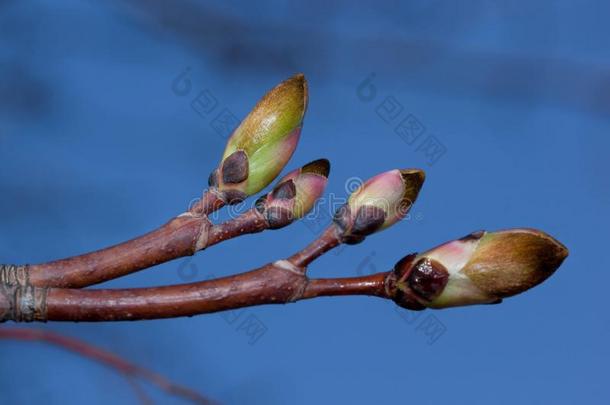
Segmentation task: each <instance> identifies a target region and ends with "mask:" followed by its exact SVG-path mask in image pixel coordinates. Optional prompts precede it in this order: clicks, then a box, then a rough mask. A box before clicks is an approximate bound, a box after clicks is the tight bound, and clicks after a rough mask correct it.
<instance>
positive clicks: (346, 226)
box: [334, 169, 425, 244]
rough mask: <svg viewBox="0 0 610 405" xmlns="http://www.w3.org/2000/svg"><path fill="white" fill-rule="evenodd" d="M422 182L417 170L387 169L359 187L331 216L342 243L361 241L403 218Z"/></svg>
mask: <svg viewBox="0 0 610 405" xmlns="http://www.w3.org/2000/svg"><path fill="white" fill-rule="evenodd" d="M424 180H425V173H424V172H423V171H422V170H419V169H405V170H391V171H389V172H385V173H382V174H379V175H377V176H375V177H373V178H372V179H370V180H368V181H367V182H366V183H364V184H363V185H361V186H360V187H359V188H358V189H357V190H356V191H354V192H353V193H352V195H351V196H350V197H349V200H348V202H347V203H346V204H345V205H343V206H342V207H341V208H340V209H339V210H338V211H337V213H336V214H335V219H334V221H335V223H336V224H337V226H338V227H339V229H340V232H341V237H342V241H343V242H344V243H348V244H355V243H359V242H362V241H363V240H364V238H365V237H366V236H368V235H370V234H372V233H375V232H378V231H380V230H383V229H385V228H388V227H389V226H392V225H393V224H395V223H396V222H398V221H399V220H401V219H403V218H404V217H405V216H406V215H407V213H408V212H409V210H410V209H411V206H412V205H413V203H414V202H415V200H416V199H417V195H418V194H419V190H420V189H421V187H422V185H423V183H424Z"/></svg>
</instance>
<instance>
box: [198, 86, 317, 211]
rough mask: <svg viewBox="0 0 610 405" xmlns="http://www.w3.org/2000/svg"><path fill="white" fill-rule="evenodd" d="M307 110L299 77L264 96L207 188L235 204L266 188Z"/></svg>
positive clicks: (288, 154) (287, 156)
mask: <svg viewBox="0 0 610 405" xmlns="http://www.w3.org/2000/svg"><path fill="white" fill-rule="evenodd" d="M306 109H307V81H306V80H305V77H304V76H303V75H302V74H298V75H295V76H293V77H291V78H290V79H288V80H285V81H284V82H282V83H280V84H279V85H277V86H276V87H275V88H273V89H272V90H271V91H269V92H268V93H267V94H265V96H264V97H263V98H262V99H261V100H260V101H259V102H258V103H257V104H256V106H255V107H254V109H253V110H252V111H251V112H250V114H248V116H247V117H246V118H245V119H244V120H243V121H242V122H241V124H240V125H239V127H238V128H237V129H236V130H235V131H234V132H233V134H232V135H231V138H230V139H229V141H228V142H227V147H226V149H225V152H224V155H223V158H222V162H221V164H220V166H219V169H217V170H216V171H215V172H213V173H212V174H211V176H210V181H209V183H210V185H214V186H215V187H217V188H218V190H219V191H220V192H222V193H225V197H226V194H229V195H231V196H233V198H234V199H235V200H236V201H239V200H243V199H245V198H246V197H248V196H250V195H253V194H256V193H258V192H259V191H261V190H262V189H263V188H265V187H267V186H268V185H269V183H271V182H272V181H273V179H275V178H276V177H277V175H278V174H279V173H280V172H281V171H282V169H283V168H284V166H285V165H286V163H288V161H289V160H290V158H291V157H292V154H293V153H294V150H295V149H296V146H297V143H298V141H299V137H300V134H301V127H302V123H303V117H304V115H305V110H306Z"/></svg>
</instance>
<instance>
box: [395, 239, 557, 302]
mask: <svg viewBox="0 0 610 405" xmlns="http://www.w3.org/2000/svg"><path fill="white" fill-rule="evenodd" d="M567 256H568V249H567V248H566V247H565V246H563V245H562V244H561V243H560V242H558V241H557V240H556V239H554V238H553V237H551V236H549V235H547V234H546V233H544V232H542V231H538V230H535V229H509V230H504V231H497V232H485V231H480V232H475V233H472V234H470V235H468V236H466V237H464V238H461V239H458V240H454V241H451V242H447V243H445V244H443V245H440V246H438V247H436V248H434V249H431V250H429V251H427V252H425V253H421V254H418V255H410V256H407V258H405V259H403V260H401V261H400V262H398V263H397V265H396V266H395V267H394V272H393V273H392V280H393V284H394V287H395V289H396V290H395V291H394V292H395V293H396V295H395V301H397V303H398V304H399V305H402V306H406V307H407V308H412V309H421V308H416V307H418V306H421V307H429V308H447V307H455V306H462V305H474V304H496V303H500V302H501V301H502V299H504V298H507V297H511V296H513V295H516V294H519V293H522V292H524V291H526V290H529V289H530V288H532V287H535V286H536V285H538V284H540V283H542V282H543V281H544V280H546V279H547V278H548V277H549V276H550V275H551V274H553V273H554V272H555V270H557V268H558V267H559V266H560V265H561V263H562V262H563V260H564V259H565V258H566V257H567Z"/></svg>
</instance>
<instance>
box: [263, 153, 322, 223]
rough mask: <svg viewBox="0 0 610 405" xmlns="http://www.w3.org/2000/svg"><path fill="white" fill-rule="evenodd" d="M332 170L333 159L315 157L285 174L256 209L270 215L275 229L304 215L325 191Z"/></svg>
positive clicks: (268, 219)
mask: <svg viewBox="0 0 610 405" xmlns="http://www.w3.org/2000/svg"><path fill="white" fill-rule="evenodd" d="M329 173H330V162H329V161H328V160H326V159H320V160H316V161H314V162H311V163H308V164H306V165H305V166H303V167H301V168H299V169H296V170H293V171H292V172H290V173H288V174H287V175H286V176H284V177H283V178H282V179H281V180H280V181H279V182H278V184H277V185H276V186H275V188H274V189H273V190H272V191H271V192H270V193H269V194H267V195H266V196H263V197H261V198H259V200H258V201H257V202H256V208H257V209H258V210H259V212H261V213H262V214H263V215H265V217H266V218H267V221H268V222H269V227H270V228H272V229H278V228H283V227H285V226H286V225H289V224H290V223H292V222H293V221H294V220H296V219H299V218H302V217H303V216H305V215H306V214H307V213H308V212H309V211H311V209H312V208H313V206H314V205H315V203H316V201H317V200H318V198H319V197H320V196H321V195H322V193H323V192H324V189H325V188H326V183H327V182H328V174H329Z"/></svg>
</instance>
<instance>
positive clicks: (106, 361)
mask: <svg viewBox="0 0 610 405" xmlns="http://www.w3.org/2000/svg"><path fill="white" fill-rule="evenodd" d="M0 339H12V340H19V341H33V342H43V343H49V344H52V345H54V346H58V347H61V348H63V349H65V350H68V351H71V352H74V353H76V354H78V355H80V356H83V357H87V358H89V359H91V360H93V361H95V362H98V363H101V364H103V365H105V366H107V367H110V368H112V369H114V370H116V371H118V372H119V373H121V374H123V375H125V376H126V377H127V379H128V382H130V384H132V385H133V387H134V389H135V388H137V387H138V385H137V383H136V382H135V381H133V378H134V377H135V378H142V379H144V380H146V381H148V382H150V383H152V384H154V385H156V386H157V387H158V388H160V389H161V390H163V391H165V392H167V393H168V394H170V395H175V396H178V397H181V398H183V399H186V400H188V401H190V402H192V403H195V404H202V405H203V404H205V405H208V404H212V402H211V401H210V400H209V399H207V398H205V397H204V396H203V395H201V394H199V393H198V392H196V391H193V390H191V389H190V388H187V387H184V386H182V385H179V384H175V383H173V382H171V381H169V380H168V379H167V378H165V377H163V376H162V375H160V374H157V373H155V372H153V371H150V370H147V369H145V368H143V367H140V366H137V365H135V364H132V363H130V362H128V361H126V360H123V359H122V358H120V357H119V356H117V355H115V354H112V353H109V352H107V351H104V350H102V349H99V348H97V347H94V346H91V345H89V344H87V343H84V342H82V341H80V340H77V339H74V338H70V337H66V336H62V335H59V334H57V333H54V332H51V331H48V330H42V329H22V328H0ZM136 393H137V394H138V397H140V399H141V400H142V402H146V400H145V398H146V396H145V394H143V392H141V391H138V390H136ZM143 395H144V396H143Z"/></svg>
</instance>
